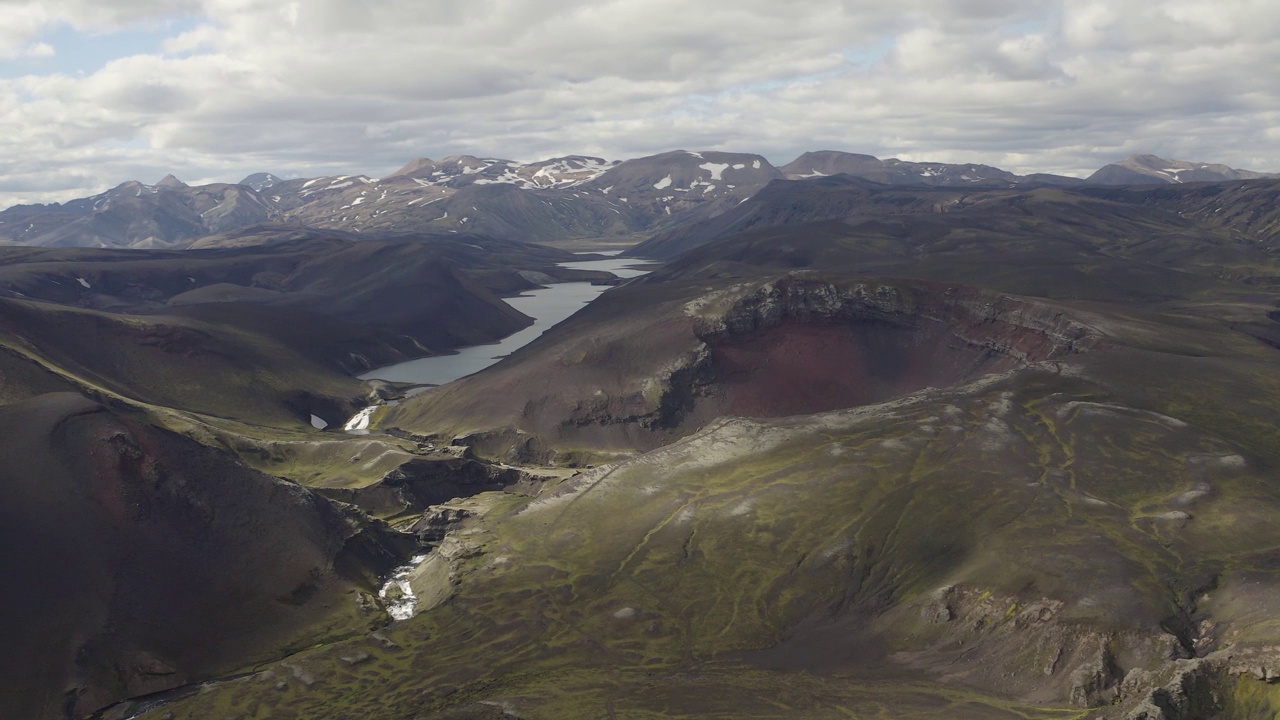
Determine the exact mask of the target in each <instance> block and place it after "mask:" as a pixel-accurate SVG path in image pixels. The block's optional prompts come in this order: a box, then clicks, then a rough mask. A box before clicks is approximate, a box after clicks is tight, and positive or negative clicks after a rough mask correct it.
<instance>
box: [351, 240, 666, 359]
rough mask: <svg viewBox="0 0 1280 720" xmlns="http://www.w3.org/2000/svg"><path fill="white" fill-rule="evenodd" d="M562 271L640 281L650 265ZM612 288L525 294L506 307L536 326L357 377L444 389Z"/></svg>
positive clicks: (619, 263)
mask: <svg viewBox="0 0 1280 720" xmlns="http://www.w3.org/2000/svg"><path fill="white" fill-rule="evenodd" d="M619 252H621V251H620V250H618V251H612V252H600V253H580V254H583V255H616V254H618V253H619ZM560 267H565V268H577V269H580V270H605V271H608V272H611V273H613V274H614V275H617V276H618V277H620V278H632V277H639V276H641V275H644V274H646V273H648V272H649V270H650V269H651V265H650V264H646V263H644V262H643V261H639V260H636V259H634V258H617V257H611V258H609V259H607V260H583V261H581V262H567V263H560ZM609 287H610V286H609V285H592V284H591V283H586V282H572V283H556V284H554V285H548V286H547V287H546V288H545V289H542V290H530V291H529V292H528V293H526V294H524V295H519V296H517V297H512V298H504V300H505V301H506V303H507V304H508V305H510V306H511V307H513V308H515V309H516V310H519V311H520V312H522V313H524V314H525V315H528V316H529V317H531V318H533V324H532V325H530V326H529V327H527V328H525V329H523V330H521V331H520V332H517V333H515V334H514V335H508V336H507V337H506V338H504V339H502V340H500V341H498V342H496V343H491V344H489V345H472V346H471V347H466V348H462V349H460V350H459V351H458V352H457V353H455V354H453V355H437V356H435V357H426V358H418V359H417V360H409V361H408V362H402V363H398V364H395V365H388V366H386V367H381V368H377V369H374V370H370V371H369V372H367V373H364V374H363V375H360V376H359V377H360V379H361V380H372V379H378V380H390V381H394V382H407V383H422V384H426V385H443V384H445V383H447V382H452V381H454V380H457V379H458V378H460V377H465V376H467V375H470V374H472V373H475V372H479V371H481V370H483V369H485V368H487V367H489V366H490V365H492V364H494V363H496V362H497V361H499V360H501V359H502V358H503V357H504V356H506V355H510V354H511V353H512V352H515V351H516V350H518V349H519V348H522V347H524V346H525V345H528V344H529V343H530V342H532V341H533V340H534V339H536V338H537V337H538V336H539V335H541V334H542V333H543V332H545V331H546V330H547V329H548V328H550V327H551V326H553V325H555V324H556V323H558V322H560V321H561V320H564V319H565V318H567V317H569V316H570V315H572V314H574V313H575V312H577V311H578V310H579V309H581V308H582V306H583V305H585V304H587V303H589V302H591V301H592V300H595V299H596V298H597V297H599V296H600V293H603V292H604V291H605V290H608V289H609Z"/></svg>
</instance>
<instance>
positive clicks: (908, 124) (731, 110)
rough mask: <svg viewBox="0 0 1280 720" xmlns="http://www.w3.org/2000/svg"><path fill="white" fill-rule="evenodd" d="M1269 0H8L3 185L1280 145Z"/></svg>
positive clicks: (17, 189) (1094, 163)
mask: <svg viewBox="0 0 1280 720" xmlns="http://www.w3.org/2000/svg"><path fill="white" fill-rule="evenodd" d="M1276 27H1280V3H1276V2H1274V0H895V1H894V2H885V1H884V0H678V1H677V0H301V1H299V2H283V1H281V0H0V118H3V122H2V123H0V128H2V129H3V132H0V207H5V206H8V205H11V204H14V203H18V202H50V201H62V200H66V199H69V198H73V197H81V196H85V195H90V194H93V193H96V192H100V191H102V190H104V189H106V188H108V187H111V186H114V185H116V184H118V183H120V182H122V181H124V180H128V179H139V180H143V181H146V182H153V181H155V180H158V179H159V178H160V177H162V176H163V175H164V174H166V173H169V172H173V173H175V174H176V175H178V176H179V177H181V178H182V179H184V180H186V181H188V182H191V183H198V182H207V181H232V182H234V181H236V180H239V179H240V178H241V177H243V176H245V175H247V174H249V173H251V172H256V171H260V170H266V171H271V172H274V173H276V174H277V175H281V176H285V177H302V176H314V175H322V174H333V173H338V172H342V173H365V174H369V175H372V176H375V177H376V176H379V175H382V174H385V173H388V172H390V171H391V170H393V169H395V168H396V167H399V166H400V165H402V164H404V163H405V162H406V161H407V160H409V159H411V158H414V157H424V156H425V157H434V158H440V157H444V156H447V155H456V154H464V153H468V154H475V155H487V156H497V157H505V158H509V159H514V160H535V159H541V158H545V157H552V156H556V155H563V154H570V153H576V154H590V155H598V156H603V157H606V158H609V159H623V158H628V157H636V156H640V155H646V154H652V153H655V152H660V151H664V150H670V149H675V148H686V149H690V150H695V149H696V150H737V151H745V152H758V153H761V154H763V155H765V156H766V157H768V158H769V159H770V160H772V161H774V162H775V163H778V164H781V163H785V162H787V161H789V160H791V159H793V158H794V157H795V156H796V155H798V154H799V153H801V152H803V151H805V150H817V149H836V150H847V151H853V152H864V153H870V154H873V155H877V156H879V157H899V158H903V159H908V160H938V161H950V162H984V163H988V164H992V165H998V166H1001V167H1005V168H1007V169H1010V170H1013V171H1015V172H1024V173H1025V172H1033V171H1043V172H1059V173H1066V174H1075V175H1087V174H1088V173H1089V172H1091V171H1092V170H1093V169H1096V168H1097V167H1099V166H1100V165H1103V164H1105V163H1107V162H1110V161H1113V160H1117V159H1120V158H1123V157H1125V156H1126V155H1129V154H1131V153H1134V152H1153V153H1156V154H1160V155H1163V156H1165V157H1173V158H1179V159H1186V160H1196V161H1214V162H1225V163H1227V164H1229V165H1233V166H1235V167H1242V168H1247V169H1253V170H1264V171H1280V83H1277V82H1276V80H1275V76H1274V71H1275V68H1277V67H1280V36H1277V35H1276V34H1275V33H1274V29H1275V28H1276Z"/></svg>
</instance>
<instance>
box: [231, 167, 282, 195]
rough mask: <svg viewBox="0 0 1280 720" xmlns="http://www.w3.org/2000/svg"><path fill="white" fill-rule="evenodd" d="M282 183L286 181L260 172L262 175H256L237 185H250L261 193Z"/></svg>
mask: <svg viewBox="0 0 1280 720" xmlns="http://www.w3.org/2000/svg"><path fill="white" fill-rule="evenodd" d="M282 182H284V180H282V179H280V178H278V177H276V176H275V175H272V174H271V173H269V172H260V173H254V174H252V175H250V176H248V177H246V178H245V179H243V180H241V181H240V182H238V183H236V184H237V185H248V186H249V187H251V188H253V189H254V190H255V191H257V192H261V191H263V190H266V189H267V188H269V187H271V186H272V185H278V184H280V183H282Z"/></svg>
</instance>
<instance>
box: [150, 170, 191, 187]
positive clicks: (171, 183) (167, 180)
mask: <svg viewBox="0 0 1280 720" xmlns="http://www.w3.org/2000/svg"><path fill="white" fill-rule="evenodd" d="M156 187H162V188H169V189H177V188H185V187H190V186H189V185H187V184H186V183H184V182H182V181H181V180H179V179H178V178H176V177H174V176H173V175H172V174H169V175H165V176H164V177H163V178H161V180H160V182H158V183H156Z"/></svg>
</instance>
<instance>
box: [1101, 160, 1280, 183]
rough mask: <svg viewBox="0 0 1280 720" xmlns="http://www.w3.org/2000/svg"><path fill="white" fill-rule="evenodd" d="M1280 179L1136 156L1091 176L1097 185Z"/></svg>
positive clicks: (1225, 168)
mask: <svg viewBox="0 0 1280 720" xmlns="http://www.w3.org/2000/svg"><path fill="white" fill-rule="evenodd" d="M1274 177H1280V175H1276V174H1274V173H1260V172H1254V171H1252V170H1237V169H1236V168H1233V167H1229V166H1227V165H1222V164H1218V163H1202V162H1190V161H1187V160H1167V159H1165V158H1162V157H1160V156H1159V155H1152V154H1150V153H1135V154H1133V155H1130V156H1129V157H1127V158H1125V159H1124V160H1121V161H1120V162H1115V163H1111V164H1110V165H1105V166H1103V167H1101V168H1099V169H1098V171H1097V172H1095V173H1094V174H1092V175H1090V176H1089V182H1090V183H1092V184H1095V185H1144V184H1146V185H1149V184H1153V183H1165V184H1177V183H1186V182H1219V181H1223V180H1257V179H1261V178H1274Z"/></svg>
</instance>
